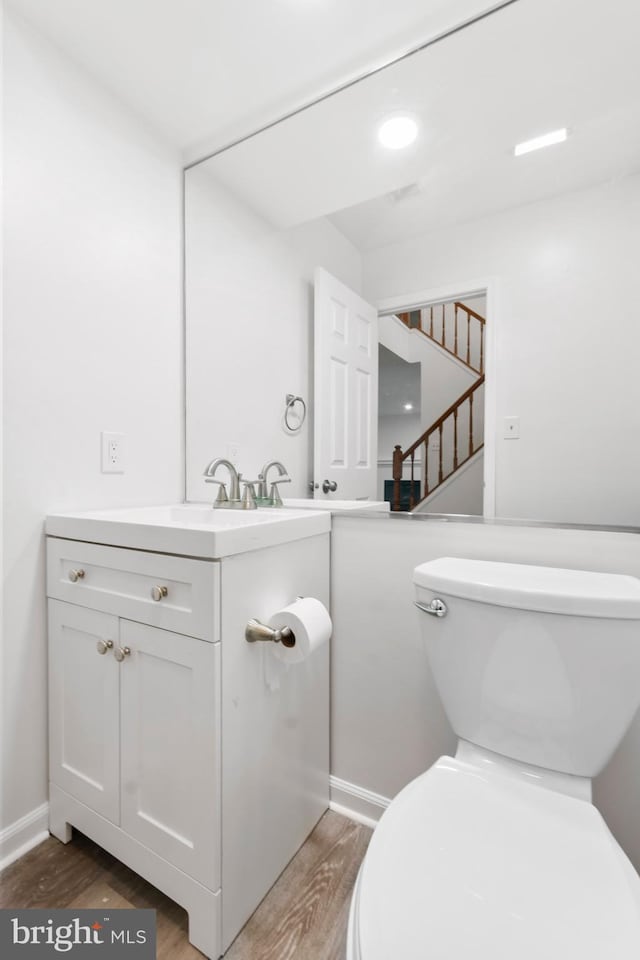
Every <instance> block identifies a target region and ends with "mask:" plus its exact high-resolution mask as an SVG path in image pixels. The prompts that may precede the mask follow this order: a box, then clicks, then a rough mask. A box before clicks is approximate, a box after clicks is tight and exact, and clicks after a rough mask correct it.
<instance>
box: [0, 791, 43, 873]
mask: <svg viewBox="0 0 640 960" xmlns="http://www.w3.org/2000/svg"><path fill="white" fill-rule="evenodd" d="M48 824H49V804H48V803H43V804H42V806H40V807H36V809H35V810H32V811H31V813H27V814H26V816H24V817H22V818H21V819H20V820H16V822H15V823H12V824H11V825H10V826H8V827H6V828H5V829H4V830H3V831H2V832H0V870H4V868H5V867H8V866H9V864H10V863H13V861H14V860H17V859H18V858H19V857H22V856H24V854H25V853H28V852H29V850H32V849H33V847H37V846H38V844H39V843H42V841H43V840H46V839H47V838H48V836H49V829H48Z"/></svg>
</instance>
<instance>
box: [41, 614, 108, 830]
mask: <svg viewBox="0 0 640 960" xmlns="http://www.w3.org/2000/svg"><path fill="white" fill-rule="evenodd" d="M107 644H112V646H111V647H109V646H107ZM117 644H118V618H117V617H114V616H113V615H112V614H109V613H100V612H98V611H95V610H87V609H85V608H83V607H76V606H75V605H74V604H71V603H63V602H61V601H59V600H50V601H49V715H50V725H49V768H50V777H51V780H52V781H53V782H54V783H55V784H57V785H58V786H59V787H61V788H62V790H65V791H66V792H67V793H69V794H71V796H72V797H75V798H76V799H77V800H80V801H81V802H82V803H84V804H86V805H87V806H88V807H91V809H92V810H95V811H96V812H97V813H99V814H101V815H102V816H103V817H106V818H107V820H111V822H112V823H116V824H117V823H119V820H120V802H119V797H120V768H119V753H120V745H119V735H120V724H119V712H120V703H119V689H118V685H119V670H118V663H117V661H116V660H115V658H114V656H113V649H115V647H116V646H117ZM101 651H102V652H101Z"/></svg>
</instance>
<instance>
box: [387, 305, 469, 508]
mask: <svg viewBox="0 0 640 960" xmlns="http://www.w3.org/2000/svg"><path fill="white" fill-rule="evenodd" d="M396 316H397V317H398V319H399V320H401V321H402V323H404V324H405V325H406V326H407V327H408V328H409V329H410V330H417V331H418V332H419V333H421V334H422V335H423V336H425V337H427V338H428V339H429V340H431V341H432V342H433V343H434V344H436V345H437V347H438V348H439V349H441V350H444V351H446V353H448V354H450V355H451V356H453V357H455V358H456V360H458V361H459V362H460V363H462V364H463V365H464V366H465V367H466V368H467V369H468V370H469V371H470V372H473V373H474V374H477V379H476V380H475V381H474V382H473V383H472V384H471V386H470V387H469V388H468V389H467V390H465V391H464V393H462V394H461V395H460V396H459V397H458V398H457V399H456V400H455V401H454V402H453V403H452V404H451V406H450V407H449V408H448V409H447V410H445V411H444V413H442V414H441V415H440V416H439V417H438V418H437V419H436V420H435V421H434V422H433V423H432V424H431V425H430V426H428V427H427V429H426V430H425V431H424V432H423V433H422V434H421V435H420V436H419V437H418V439H417V440H416V441H415V442H414V443H412V444H411V446H410V447H408V448H407V449H406V450H404V451H403V450H402V447H401V446H400V445H396V446H395V448H394V451H393V473H392V477H393V496H392V499H391V509H392V510H400V509H403V507H402V506H401V489H402V487H401V484H402V481H403V480H407V479H408V480H409V481H410V483H409V503H408V506H409V509H410V510H414V509H416V508H417V507H419V506H420V505H421V504H423V503H424V501H425V500H426V499H427V497H431V496H432V495H433V494H434V493H435V491H436V490H438V488H440V487H441V486H442V484H444V483H445V482H446V481H447V480H449V479H450V478H451V477H453V476H454V474H456V473H457V472H458V471H459V470H460V469H461V468H462V467H463V466H465V464H468V463H469V461H470V460H471V458H472V457H475V455H476V454H477V453H478V452H479V451H480V450H481V449H482V447H483V446H484V334H485V325H486V320H485V318H484V317H482V316H480V314H479V313H476V311H475V310H472V309H470V308H469V307H467V306H465V304H463V303H460V302H459V301H457V302H454V303H449V304H446V303H443V304H438V305H437V306H430V307H423V308H421V309H420V310H413V311H410V312H408V313H399V314H396ZM430 453H431V456H430V455H429V454H430ZM416 454H418V455H421V458H420V461H419V465H418V463H416ZM406 461H408V477H407V476H404V466H405V462H406ZM418 470H419V471H420V474H421V476H420V479H419V481H418V480H417V479H416V475H417V472H418Z"/></svg>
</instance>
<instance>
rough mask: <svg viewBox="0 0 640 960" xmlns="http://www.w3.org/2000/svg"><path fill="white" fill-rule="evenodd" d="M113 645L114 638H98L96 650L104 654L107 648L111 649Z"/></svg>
mask: <svg viewBox="0 0 640 960" xmlns="http://www.w3.org/2000/svg"><path fill="white" fill-rule="evenodd" d="M112 647H113V640H98V642H97V643H96V650H97V651H98V653H99V654H101V656H104V655H105V653H106V652H107V650H111V648H112Z"/></svg>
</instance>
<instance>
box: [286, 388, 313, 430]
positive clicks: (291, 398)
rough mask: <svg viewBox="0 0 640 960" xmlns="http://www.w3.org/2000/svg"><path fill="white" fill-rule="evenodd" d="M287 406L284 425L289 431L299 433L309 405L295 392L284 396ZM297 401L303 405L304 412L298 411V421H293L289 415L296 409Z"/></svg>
mask: <svg viewBox="0 0 640 960" xmlns="http://www.w3.org/2000/svg"><path fill="white" fill-rule="evenodd" d="M284 402H285V408H284V425H285V427H286V428H287V430H288V431H289V433H297V432H298V430H300V429H302V424H303V423H304V421H305V419H306V416H307V405H306V403H305V402H304V400H303V399H302V397H296V396H295V394H293V393H288V394H287V395H286V397H285V398H284ZM296 403H299V404H300V406H301V407H302V413H298V414H297V416H298V422H297V423H291V421H290V420H289V415H290V414H291V412H292V411H295V407H296Z"/></svg>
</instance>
